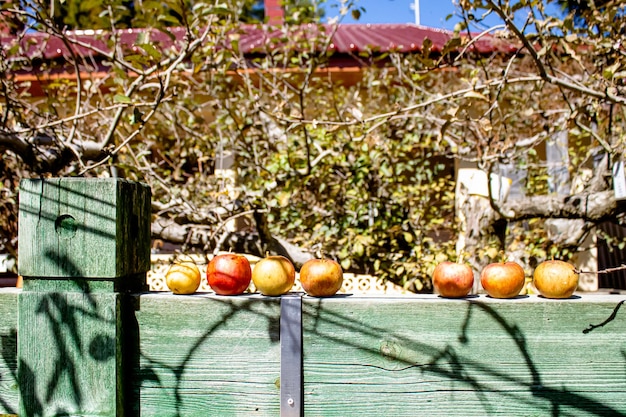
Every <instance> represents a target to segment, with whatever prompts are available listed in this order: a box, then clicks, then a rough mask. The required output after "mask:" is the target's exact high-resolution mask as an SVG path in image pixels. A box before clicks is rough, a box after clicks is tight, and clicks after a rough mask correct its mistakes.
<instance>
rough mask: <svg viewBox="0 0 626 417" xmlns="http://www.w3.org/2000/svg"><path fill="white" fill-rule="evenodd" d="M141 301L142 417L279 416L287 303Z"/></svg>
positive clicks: (207, 298) (147, 297)
mask: <svg viewBox="0 0 626 417" xmlns="http://www.w3.org/2000/svg"><path fill="white" fill-rule="evenodd" d="M136 302H137V307H136V308H137V311H136V312H135V316H136V318H137V326H138V329H139V354H140V357H139V358H138V365H137V366H138V368H137V369H136V376H135V378H134V383H135V397H136V398H135V399H134V402H135V404H136V408H138V410H135V411H136V412H139V414H140V415H141V417H148V416H155V417H165V416H180V417H183V416H190V417H191V416H193V417H195V416H220V417H229V416H242V417H243V416H272V417H276V416H278V415H279V405H280V345H279V315H280V299H279V298H271V297H262V296H258V295H251V296H238V297H223V296H215V295H207V294H196V295H191V296H183V295H172V294H170V293H161V294H154V293H153V294H143V295H141V296H138V297H137V299H136Z"/></svg>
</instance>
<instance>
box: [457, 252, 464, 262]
mask: <svg viewBox="0 0 626 417" xmlns="http://www.w3.org/2000/svg"><path fill="white" fill-rule="evenodd" d="M456 262H457V263H459V264H462V263H463V252H461V253H460V254H459V257H458V258H457V259H456Z"/></svg>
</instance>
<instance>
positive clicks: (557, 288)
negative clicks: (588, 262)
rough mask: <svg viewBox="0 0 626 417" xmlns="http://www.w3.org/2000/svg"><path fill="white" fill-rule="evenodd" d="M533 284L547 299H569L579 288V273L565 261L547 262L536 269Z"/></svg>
mask: <svg viewBox="0 0 626 417" xmlns="http://www.w3.org/2000/svg"><path fill="white" fill-rule="evenodd" d="M533 283H534V284H535V288H537V291H539V294H541V295H543V296H544V297H546V298H569V297H571V296H572V295H573V294H574V291H576V288H577V287H578V272H576V269H575V268H574V266H573V265H572V264H569V263H567V262H564V261H557V260H551V261H545V262H542V263H540V264H539V265H538V266H537V268H535V273H534V274H533Z"/></svg>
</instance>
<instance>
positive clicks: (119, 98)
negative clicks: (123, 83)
mask: <svg viewBox="0 0 626 417" xmlns="http://www.w3.org/2000/svg"><path fill="white" fill-rule="evenodd" d="M113 101H115V102H116V103H124V104H130V103H132V101H131V99H130V97H128V96H125V95H123V94H116V95H115V96H114V97H113Z"/></svg>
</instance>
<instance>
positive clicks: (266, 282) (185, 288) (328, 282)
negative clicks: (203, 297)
mask: <svg viewBox="0 0 626 417" xmlns="http://www.w3.org/2000/svg"><path fill="white" fill-rule="evenodd" d="M206 278H207V283H208V284H209V286H210V287H211V289H212V290H213V291H215V293H216V294H219V295H239V294H243V293H244V292H245V291H246V290H247V289H248V287H249V286H250V282H252V283H253V284H254V286H255V287H256V289H257V291H259V292H260V293H261V294H263V295H270V296H278V295H282V294H286V293H287V292H289V291H290V290H291V289H292V288H293V286H294V283H295V280H296V270H295V268H294V266H293V264H292V263H291V261H290V260H289V259H287V258H285V257H284V256H279V255H274V256H266V257H265V258H263V259H261V260H260V261H258V262H257V263H256V264H255V265H254V268H252V267H251V266H250V262H249V261H248V258H246V257H245V256H243V255H240V254H236V253H223V254H220V255H216V256H215V257H213V259H211V261H210V262H209V263H208V265H207V268H206ZM200 280H201V276H200V270H199V268H198V266H197V265H196V264H195V263H194V262H191V261H184V262H177V263H174V264H173V265H172V266H171V267H170V268H169V269H168V271H167V273H166V275H165V283H166V284H167V287H168V288H169V289H170V291H172V292H173V293H174V294H193V293H194V292H196V291H197V290H198V287H200ZM300 283H301V284H302V289H304V291H305V292H306V293H307V294H309V295H312V296H315V297H327V296H331V295H334V294H336V293H337V291H339V289H340V288H341V285H342V284H343V271H342V269H341V266H340V265H339V264H338V263H337V262H335V261H333V260H332V259H325V258H323V259H311V260H309V261H307V262H305V263H304V264H303V265H302V268H301V269H300Z"/></svg>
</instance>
